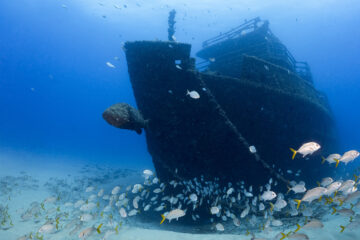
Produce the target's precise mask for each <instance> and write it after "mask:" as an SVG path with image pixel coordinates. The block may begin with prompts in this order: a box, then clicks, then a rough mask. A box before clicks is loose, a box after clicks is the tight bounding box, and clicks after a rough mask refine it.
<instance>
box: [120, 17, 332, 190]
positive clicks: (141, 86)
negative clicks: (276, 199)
mask: <svg viewBox="0 0 360 240" xmlns="http://www.w3.org/2000/svg"><path fill="white" fill-rule="evenodd" d="M174 15H175V14H174V13H173V15H172V14H170V17H169V40H168V41H135V42H126V44H125V46H124V48H125V52H126V59H127V64H128V71H129V75H130V80H131V84H132V87H133V91H134V95H135V99H136V103H137V107H138V110H139V112H140V113H141V116H142V117H143V119H145V120H146V121H147V124H146V126H144V130H145V133H146V141H147V147H148V151H149V153H150V154H151V156H152V160H153V163H154V166H155V169H156V174H157V176H158V177H159V178H160V179H161V180H162V181H171V180H173V179H175V180H176V179H180V180H187V179H192V178H194V177H199V176H203V177H204V178H205V179H213V178H215V177H216V178H219V181H220V182H222V183H224V184H227V183H228V182H236V181H242V180H244V181H245V182H247V183H249V184H251V185H254V186H260V185H264V184H265V183H266V182H268V181H269V178H273V179H274V180H276V181H278V182H279V183H280V182H282V183H284V184H288V181H289V180H293V179H295V180H296V178H298V179H311V180H313V181H312V182H313V183H315V181H316V180H320V179H321V177H324V176H331V175H332V174H333V173H334V167H333V166H330V165H328V164H323V165H322V164H321V157H320V154H326V153H328V152H330V151H334V150H336V149H337V140H336V139H337V138H336V128H335V124H334V120H333V116H332V112H331V110H330V107H329V104H328V100H327V98H326V96H325V95H324V94H323V93H321V92H319V91H318V90H316V89H315V87H314V85H313V79H312V75H311V71H310V68H309V65H308V64H307V63H306V62H298V61H296V60H295V58H294V57H293V56H292V54H291V53H290V52H289V51H288V49H287V48H286V46H285V45H284V44H283V43H281V41H280V40H279V39H278V38H277V37H276V36H275V35H274V34H273V33H272V32H271V30H270V28H269V22H268V21H263V20H261V19H260V18H255V19H252V20H249V21H246V22H244V23H243V24H241V25H240V26H238V27H236V28H234V29H232V30H230V31H228V32H225V33H222V34H220V35H218V36H216V37H214V38H211V39H209V40H207V41H205V42H203V44H202V46H203V48H202V49H201V50H200V51H199V52H197V53H196V56H197V57H199V58H201V59H202V60H201V61H195V58H193V57H191V55H190V52H191V45H190V44H187V43H180V42H176V41H174V37H173V35H174V32H175V31H174V23H175V21H174ZM187 90H189V91H196V92H197V93H198V94H199V95H200V98H199V99H194V98H191V97H190V96H189V95H187V94H186V93H187ZM128 118H129V119H128V120H129V121H132V120H131V116H130V117H128ZM145 120H144V121H145ZM141 121H143V120H141ZM138 132H139V131H138ZM140 132H141V131H140ZM308 141H316V142H318V143H319V144H320V145H321V146H322V148H321V150H322V152H319V153H318V155H313V156H311V159H310V160H305V159H302V158H301V157H297V158H296V159H295V160H291V154H292V153H291V152H290V150H289V147H293V148H297V147H299V146H300V145H301V144H303V143H304V142H308ZM250 146H254V147H253V149H252V151H250V150H249V148H250ZM255 149H256V150H255ZM254 150H255V151H254ZM289 170H290V171H289ZM290 172H292V173H291V174H290ZM284 186H285V185H284Z"/></svg>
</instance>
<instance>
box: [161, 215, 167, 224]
mask: <svg viewBox="0 0 360 240" xmlns="http://www.w3.org/2000/svg"><path fill="white" fill-rule="evenodd" d="M161 217H162V219H161V222H160V224H163V222H164V221H165V219H166V217H165V216H164V214H161Z"/></svg>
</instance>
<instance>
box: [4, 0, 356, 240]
mask: <svg viewBox="0 0 360 240" xmlns="http://www.w3.org/2000/svg"><path fill="white" fill-rule="evenodd" d="M114 4H116V5H119V6H120V7H121V9H117V8H116V7H114ZM62 5H66V7H65V6H62ZM125 5H126V7H125ZM171 9H176V11H177V15H176V21H177V23H176V25H175V26H176V33H175V36H176V39H177V41H179V42H185V43H190V44H192V51H191V55H192V56H193V57H195V53H196V52H197V51H199V50H200V49H201V43H202V42H203V41H204V40H207V39H208V38H210V37H213V36H215V35H217V34H219V33H220V32H225V31H227V30H229V29H231V28H232V27H235V26H237V25H239V24H241V23H243V21H244V20H245V19H251V18H254V17H257V16H260V17H261V18H262V19H264V20H269V22H270V28H271V30H272V31H273V33H274V34H275V35H276V36H277V37H278V38H279V39H280V40H281V41H282V42H283V43H284V44H285V45H286V46H287V47H288V49H289V50H290V52H292V54H293V55H294V57H295V58H296V59H297V60H299V61H307V62H308V63H309V65H310V67H311V70H312V74H313V78H314V84H315V87H316V89H318V90H320V91H322V92H324V93H325V94H326V95H327V97H328V99H329V102H330V106H331V109H332V111H333V114H334V119H335V122H336V126H337V129H338V132H339V142H340V151H341V152H340V153H342V152H345V151H347V150H350V149H357V150H359V149H360V121H359V119H360V107H359V106H360V58H359V56H360V41H359V40H360V28H359V23H360V14H359V13H360V2H359V1H358V0H344V1H335V0H320V1H310V0H306V1H304V0H303V1H300V0H296V1H287V0H275V1H260V0H247V1H240V0H228V1H215V0H206V1H202V0H200V1H190V0H188V1H178V0H173V1H169V2H167V1H160V0H154V1H148V0H138V1H130V0H127V1H118V0H52V1H48V0H47V1H46V0H1V1H0V168H1V171H0V174H2V173H4V172H6V169H7V164H8V163H9V162H12V163H13V162H14V161H17V160H19V159H20V160H19V163H18V164H19V171H21V170H22V168H23V167H24V166H30V165H31V166H34V167H37V168H39V169H41V168H42V166H44V165H43V164H45V163H46V164H49V162H50V163H54V164H55V165H56V164H58V165H59V166H60V165H62V166H71V165H73V164H75V163H81V164H90V165H95V164H98V165H100V166H103V165H106V166H119V167H125V168H136V169H147V168H149V169H152V168H153V164H152V160H151V156H150V154H149V153H148V151H147V146H146V141H145V135H144V134H142V135H138V134H136V133H135V132H133V131H126V130H120V129H116V128H114V127H112V126H110V125H109V124H107V123H106V122H105V121H104V119H103V118H102V112H103V111H104V110H105V109H106V108H107V107H109V106H110V105H112V104H114V103H118V102H126V103H129V104H131V105H133V106H136V102H135V98H134V95H133V91H132V86H131V84H130V79H129V75H128V71H127V63H126V59H125V53H124V51H123V50H122V46H123V44H124V42H126V41H135V40H156V39H158V40H165V41H166V40H167V27H168V26H167V18H168V13H169V11H170V10H171ZM115 58H118V60H116V59H115ZM198 60H199V59H198ZM106 62H111V63H112V64H114V65H115V66H116V68H109V67H108V66H107V65H106ZM294 107H297V106H294ZM2 156H12V157H13V159H4V158H3V157H2ZM41 156H42V157H41ZM59 159H61V160H59ZM358 161H359V160H357V161H355V162H353V163H352V164H351V165H349V166H348V170H349V172H350V171H352V170H353V169H355V168H356V167H358V166H359V163H358ZM22 164H24V165H22ZM15 165H16V164H15ZM46 170H47V169H43V171H44V172H46ZM59 171H60V170H59ZM64 174H65V173H64ZM40 175H41V174H40V172H39V173H38V176H40ZM350 175H351V174H350ZM0 177H2V176H1V175H0ZM34 177H37V176H34ZM109 189H110V188H109ZM9 199H10V198H9ZM38 201H39V202H40V200H38ZM14 211H15V210H14ZM156 221H157V220H156ZM0 236H1V234H0ZM349 239H351V238H349Z"/></svg>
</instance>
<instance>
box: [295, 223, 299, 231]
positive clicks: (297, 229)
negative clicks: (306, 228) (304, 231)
mask: <svg viewBox="0 0 360 240" xmlns="http://www.w3.org/2000/svg"><path fill="white" fill-rule="evenodd" d="M296 226H297V228H296V230H295V231H294V232H297V231H299V230H300V228H301V226H300V224H298V223H297V224H296Z"/></svg>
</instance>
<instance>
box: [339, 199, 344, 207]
mask: <svg viewBox="0 0 360 240" xmlns="http://www.w3.org/2000/svg"><path fill="white" fill-rule="evenodd" d="M339 202H340V204H339V206H342V205H343V204H344V201H343V200H342V199H340V198H339Z"/></svg>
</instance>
